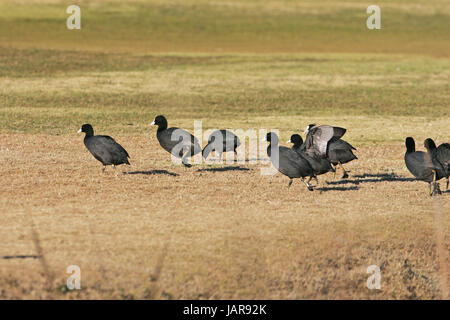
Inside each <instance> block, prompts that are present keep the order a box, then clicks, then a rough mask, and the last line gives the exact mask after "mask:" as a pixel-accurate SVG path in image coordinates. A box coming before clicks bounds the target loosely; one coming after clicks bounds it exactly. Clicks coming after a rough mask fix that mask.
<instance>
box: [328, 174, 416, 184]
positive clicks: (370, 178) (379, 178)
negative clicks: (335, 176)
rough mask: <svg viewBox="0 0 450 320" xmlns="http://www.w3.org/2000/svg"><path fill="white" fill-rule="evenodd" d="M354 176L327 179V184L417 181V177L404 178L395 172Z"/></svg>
mask: <svg viewBox="0 0 450 320" xmlns="http://www.w3.org/2000/svg"><path fill="white" fill-rule="evenodd" d="M352 178H356V179H343V180H339V181H326V183H327V184H330V185H340V184H355V185H358V184H360V183H371V182H384V181H399V182H410V181H416V180H417V179H416V178H402V177H399V176H397V175H396V174H395V173H390V174H388V173H376V174H370V173H364V174H361V175H354V176H352Z"/></svg>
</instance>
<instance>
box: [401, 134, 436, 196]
mask: <svg viewBox="0 0 450 320" xmlns="http://www.w3.org/2000/svg"><path fill="white" fill-rule="evenodd" d="M405 145H406V152H405V164H406V167H407V168H408V170H409V172H411V174H412V175H413V176H415V177H416V178H417V179H418V180H422V181H425V182H428V184H429V189H430V195H434V194H437V193H440V190H439V186H438V185H437V183H436V181H437V180H440V179H442V178H443V176H441V175H440V173H442V171H440V170H437V169H439V168H438V166H436V163H433V160H432V157H431V155H430V154H429V153H427V152H422V151H416V145H415V142H414V139H413V138H411V137H407V138H406V140H405ZM433 187H434V188H433Z"/></svg>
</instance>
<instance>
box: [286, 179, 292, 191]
mask: <svg viewBox="0 0 450 320" xmlns="http://www.w3.org/2000/svg"><path fill="white" fill-rule="evenodd" d="M292 181H293V180H292V179H289V184H288V186H287V187H288V189H289V187H290V186H291V184H292Z"/></svg>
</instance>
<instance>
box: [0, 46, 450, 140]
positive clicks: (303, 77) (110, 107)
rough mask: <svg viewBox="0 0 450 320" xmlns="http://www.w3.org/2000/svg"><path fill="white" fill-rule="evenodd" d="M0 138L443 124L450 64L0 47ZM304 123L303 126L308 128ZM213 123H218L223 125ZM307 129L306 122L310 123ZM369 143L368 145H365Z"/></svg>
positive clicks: (414, 59) (385, 58)
mask: <svg viewBox="0 0 450 320" xmlns="http://www.w3.org/2000/svg"><path fill="white" fill-rule="evenodd" d="M1 52H2V53H1V55H0V84H1V87H0V97H1V101H2V102H1V104H0V114H1V118H0V124H1V127H2V128H3V130H4V131H16V132H28V133H37V132H40V133H51V134H68V133H71V132H73V130H74V129H75V128H77V127H79V126H80V124H82V123H85V122H91V123H93V124H95V125H96V126H102V127H105V128H110V129H111V130H112V132H113V133H114V132H117V131H120V132H128V133H129V134H133V133H141V132H142V131H143V130H145V128H146V127H147V126H148V123H149V122H151V120H152V118H153V117H154V116H155V115H156V114H161V113H162V114H165V115H166V116H167V117H168V118H169V119H171V120H172V119H174V120H176V121H179V119H181V120H182V121H183V123H184V124H185V125H187V126H188V127H192V125H193V120H194V119H199V120H205V121H206V122H205V124H204V125H206V126H208V121H215V120H217V119H220V120H221V123H222V124H223V125H224V124H227V125H229V126H237V125H239V126H240V127H242V128H248V127H249V126H258V123H257V122H255V121H253V120H254V119H255V118H258V119H259V120H258V121H261V119H260V118H264V117H266V118H268V119H272V120H271V121H267V122H266V123H267V124H268V125H271V126H273V127H284V128H287V129H294V128H295V129H296V128H298V127H302V128H303V127H304V125H306V124H307V123H306V124H305V123H302V124H300V123H299V124H292V123H291V124H290V125H291V126H294V127H289V125H287V124H283V123H282V122H280V121H279V120H277V117H305V118H311V120H312V121H315V120H314V119H315V118H317V117H327V116H331V115H332V116H333V117H335V119H336V120H337V119H342V118H345V117H352V116H365V117H366V120H367V121H370V117H372V116H378V117H390V118H395V117H399V116H411V117H416V116H417V117H422V118H424V119H425V121H433V120H435V119H440V120H443V119H448V117H449V112H450V111H449V110H450V106H449V101H450V100H449V93H450V90H449V89H450V85H449V82H448V78H449V75H450V62H449V61H448V60H447V59H435V58H424V57H410V56H404V55H396V56H392V55H390V56H387V55H379V54H375V55H367V54H366V55H356V54H351V55H350V54H314V55H312V54H294V55H293V54H289V55H286V54H285V55H206V54H203V55H198V54H189V55H173V54H172V55H162V54H159V55H155V54H153V55H133V54H127V55H125V54H108V53H88V52H83V53H77V52H73V51H67V52H66V51H53V50H38V49H11V48H4V50H2V51H1ZM305 121H306V120H305ZM218 122H219V125H220V121H218ZM308 123H309V122H308ZM369 139H370V138H369Z"/></svg>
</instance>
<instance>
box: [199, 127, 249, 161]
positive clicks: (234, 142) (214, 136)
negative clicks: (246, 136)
mask: <svg viewBox="0 0 450 320" xmlns="http://www.w3.org/2000/svg"><path fill="white" fill-rule="evenodd" d="M240 145H241V141H240V140H239V138H238V136H236V135H235V134H234V133H233V132H231V131H229V130H216V131H213V132H212V133H211V134H210V136H209V138H208V144H207V145H206V146H205V147H204V148H203V151H202V154H203V158H205V159H206V158H208V155H209V154H210V152H211V151H214V152H217V153H218V154H219V159H222V153H223V152H227V151H233V152H234V154H235V155H236V157H237V152H236V148H237V147H239V146H240Z"/></svg>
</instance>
